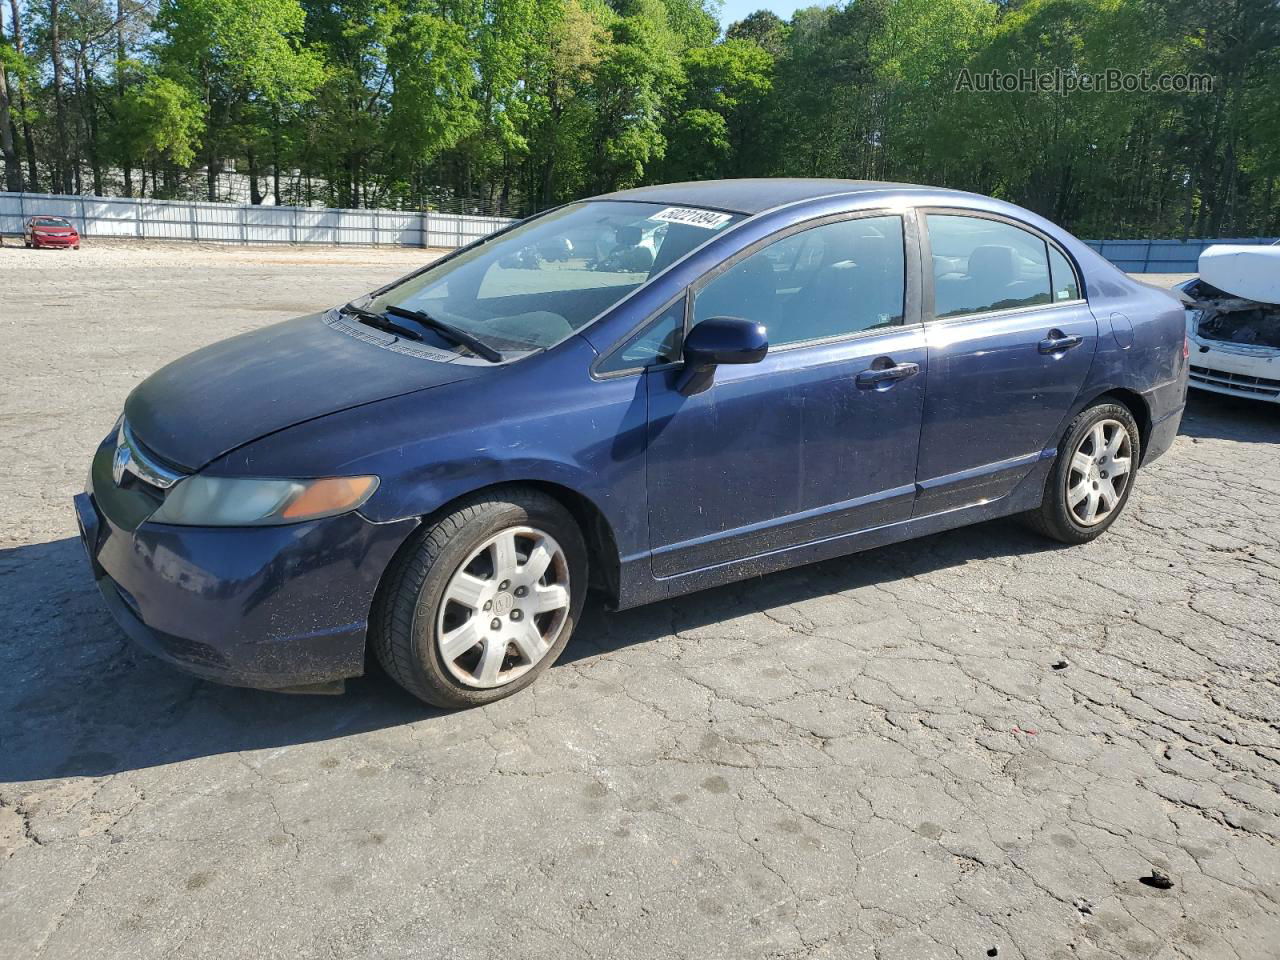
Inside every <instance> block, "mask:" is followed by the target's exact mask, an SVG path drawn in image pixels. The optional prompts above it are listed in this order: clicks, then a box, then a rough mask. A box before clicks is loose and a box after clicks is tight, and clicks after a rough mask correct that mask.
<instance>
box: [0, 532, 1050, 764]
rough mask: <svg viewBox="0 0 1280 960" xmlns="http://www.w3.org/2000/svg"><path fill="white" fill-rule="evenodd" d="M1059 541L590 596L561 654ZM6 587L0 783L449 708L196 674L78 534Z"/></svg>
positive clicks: (896, 549) (4, 571) (12, 551)
mask: <svg viewBox="0 0 1280 960" xmlns="http://www.w3.org/2000/svg"><path fill="white" fill-rule="evenodd" d="M1054 547H1055V545H1054V544H1050V543H1049V542H1047V541H1045V540H1043V539H1040V538H1038V537H1036V536H1034V535H1032V534H1031V533H1029V532H1027V531H1024V530H1023V529H1022V528H1021V527H1019V526H1018V525H1017V524H1015V523H1012V522H1009V521H995V522H991V523H986V524H982V525H981V526H979V527H973V528H969V529H968V530H967V531H953V532H951V533H944V534H937V535H934V536H931V537H926V538H923V539H920V540H916V541H912V542H910V543H906V544H899V545H896V546H890V547H883V548H880V549H878V550H875V551H873V552H871V553H866V554H861V555H855V556H852V557H843V558H838V559H835V560H828V561H825V562H823V563H818V564H813V565H810V566H807V567H803V568H799V569H796V570H790V571H784V572H781V573H777V574H772V575H769V576H766V577H762V578H758V579H756V580H751V581H745V582H742V583H738V584H733V585H730V586H726V587H719V588H716V589H713V590H708V591H703V592H701V593H697V594H692V595H689V596H686V597H681V598H679V599H676V600H673V601H670V602H668V603H663V604H651V605H649V606H647V607H639V608H635V609H633V610H629V611H623V612H621V613H610V612H607V611H606V610H605V609H604V605H603V602H602V600H601V598H599V597H597V596H592V597H591V598H589V600H588V603H587V609H586V611H585V614H584V617H583V620H582V623H581V624H580V625H579V628H578V630H577V632H576V634H575V636H574V639H573V640H572V641H571V642H570V644H569V646H568V648H567V649H566V650H565V653H564V655H563V656H562V658H561V662H564V663H572V662H575V661H582V660H586V659H589V658H591V657H594V656H598V655H600V654H601V653H607V652H610V651H615V650H618V649H621V648H623V647H626V646H630V645H632V644H637V643H643V642H646V641H649V640H653V639H656V638H658V637H662V636H665V635H668V634H669V633H671V632H672V630H673V629H674V630H690V629H695V628H697V627H698V626H700V625H705V624H710V623H714V622H717V621H723V620H727V619H730V618H734V617H741V616H744V615H747V614H750V613H753V612H759V611H761V610H767V609H771V608H774V607H777V606H780V605H786V604H793V603H799V602H802V601H804V600H809V599H813V598H815V597H819V596H822V595H824V594H829V593H832V592H837V591H842V590H852V589H856V588H858V587H861V586H866V585H868V584H872V583H876V582H880V581H885V580H890V579H895V578H899V577H912V576H919V575H921V574H924V573H927V572H929V571H930V570H935V569H939V568H943V567H951V566H955V565H958V564H963V563H966V562H968V561H969V560H973V559H977V558H983V557H989V556H994V555H1010V554H1022V553H1030V552H1036V551H1040V550H1045V549H1053V548H1054ZM0 584H3V592H2V594H0V616H3V620H2V621H0V622H4V623H5V624H6V627H7V632H8V638H7V640H6V642H4V643H3V644H2V645H0V670H2V671H3V676H4V682H3V685H2V686H0V782H19V781H33V780H47V779H53V778H60V777H76V776H89V777H94V776H105V775H108V774H113V773H118V772H121V771H124V770H131V769H140V768H146V767H152V766H157V765H161V764H168V763H175V762H179V761H182V760H187V759H192V758H195V757H201V756H209V755H215V754H224V753H232V752H237V751H242V750H259V749H269V748H273V747H282V746H287V745H291V744H299V743H307V742H313V741H323V740H330V739H335V738H339V737H346V736H351V735H352V734H359V733H363V732H367V731H373V730H379V729H384V728H388V727H394V726H399V725H402V724H406V723H410V722H414V721H419V720H423V719H428V718H431V717H433V716H439V715H441V713H442V711H439V710H435V709H433V708H430V707H427V706H424V705H423V704H421V703H419V702H418V701H417V700H415V699H414V698H413V697H411V696H409V695H408V694H407V693H405V692H404V691H402V690H401V689H400V688H399V687H397V686H396V685H395V684H394V683H393V682H392V681H391V680H390V679H389V678H387V677H386V676H385V675H384V674H383V673H382V672H381V670H378V669H377V668H376V667H375V668H374V669H372V670H370V671H369V673H368V674H366V676H364V677H360V678H357V679H355V680H352V681H350V682H348V684H347V692H346V693H345V694H344V695H342V696H334V697H329V696H303V695H287V694H277V693H271V692H266V691H258V690H244V689H238V688H234V687H225V686H221V685H218V684H213V683H207V682H205V681H201V680H197V679H194V678H191V677H188V676H186V675H184V674H182V673H180V672H179V671H177V670H175V669H173V668H171V667H169V666H168V665H166V664H164V663H162V662H160V661H159V660H156V659H154V658H152V657H150V656H148V655H147V654H145V653H143V652H141V651H140V650H136V649H135V648H134V647H133V646H132V645H131V644H130V643H129V642H128V641H127V640H126V639H125V637H124V636H123V634H122V633H121V632H120V630H119V629H118V628H117V627H116V626H115V624H114V623H113V622H112V621H111V618H110V616H109V615H108V614H107V612H106V609H105V607H104V606H103V604H102V602H101V598H100V597H99V595H98V591H97V589H96V588H95V587H94V585H93V583H92V580H91V579H90V574H89V570H88V564H87V561H86V560H85V558H84V555H83V552H82V550H81V547H80V544H79V541H78V540H77V539H76V538H74V537H68V538H66V539H62V540H56V541H53V542H49V543H40V544H30V545H26V546H19V547H10V548H2V549H0ZM747 584H749V585H750V586H749V587H748V586H746V585H747Z"/></svg>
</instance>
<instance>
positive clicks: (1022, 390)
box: [76, 180, 1188, 707]
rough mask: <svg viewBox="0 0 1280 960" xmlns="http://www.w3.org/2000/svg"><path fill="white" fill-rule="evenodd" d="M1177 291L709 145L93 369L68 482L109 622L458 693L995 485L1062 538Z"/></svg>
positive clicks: (1115, 483)
mask: <svg viewBox="0 0 1280 960" xmlns="http://www.w3.org/2000/svg"><path fill="white" fill-rule="evenodd" d="M1187 369H1188V365H1187V353H1186V340H1185V320H1184V313H1183V308H1182V306H1181V305H1180V304H1179V303H1178V302H1177V301H1176V300H1174V299H1173V297H1172V296H1170V295H1168V294H1166V293H1164V292H1162V291H1160V290H1156V289H1154V288H1151V287H1147V286H1144V285H1142V284H1139V283H1137V282H1134V281H1132V280H1130V279H1129V278H1128V277H1126V276H1125V275H1124V274H1122V273H1120V272H1119V271H1118V270H1116V269H1115V268H1114V267H1113V266H1111V265H1110V264H1109V263H1107V262H1106V261H1104V260H1102V259H1101V258H1100V257H1098V256H1097V255H1096V254H1094V253H1093V252H1092V251H1091V250H1090V249H1089V248H1088V247H1086V246H1085V245H1084V244H1083V243H1081V242H1080V241H1079V240H1077V239H1075V238H1074V237H1072V236H1071V235H1070V234H1068V233H1066V232H1065V231H1063V230H1061V229H1059V228H1058V227H1056V226H1054V225H1053V224H1051V223H1049V222H1047V221H1045V220H1044V219H1042V218H1041V217H1038V216H1036V215H1035V214H1033V213H1030V212H1028V211H1026V210H1023V209H1021V208H1019V207H1015V206H1012V205H1010V204H1008V203H1003V202H1000V201H997V200H992V199H989V198H987V197H981V196H976V195H973V194H967V193H959V192H955V191H951V190H941V189H933V188H927V187H916V186H907V185H902V184H893V183H873V182H865V181H838V180H737V181H720V182H707V183H687V184H671V185H667V186H654V187H642V188H639V189H634V190H624V191H621V192H618V193H612V194H608V195H605V196H601V197H596V198H594V199H590V200H584V201H581V202H577V203H571V204H568V205H566V206H562V207H559V208H557V209H554V210H550V211H547V212H545V213H542V214H539V215H537V216H535V217H532V218H530V219H528V220H525V221H523V222H522V223H519V224H517V225H515V226H513V227H511V228H509V229H507V230H504V231H502V232H501V233H498V234H495V235H493V236H491V237H489V238H486V239H485V240H483V241H480V242H478V243H475V244H472V245H471V246H469V247H466V248H464V249H462V250H459V251H457V252H455V253H454V254H452V255H451V256H448V257H446V258H444V259H442V260H439V261H437V262H435V263H433V264H432V265H430V266H428V267H426V268H424V269H422V270H419V271H418V272H416V273H413V274H411V275H410V276H408V277H406V278H404V279H402V280H399V281H397V282H395V283H392V284H390V285H389V286H387V287H384V288H382V289H380V290H378V291H376V292H374V293H372V294H370V295H368V296H365V297H361V298H359V299H358V300H355V301H353V302H351V303H349V304H346V305H345V306H342V307H338V308H335V309H332V310H328V311H325V312H323V313H321V314H318V315H314V316H308V317H302V318H300V319H297V320H291V321H288V322H286V323H282V324H279V325H276V326H272V327H268V328H266V329H263V330H259V331H257V332H253V333H249V334H245V335H242V336H239V337H235V338H233V339H231V340H227V341H224V342H222V343H219V344H215V345H213V346H211V347H207V348H205V349H203V350H199V351H197V352H195V353H193V354H191V355H190V356H188V357H185V358H184V359H181V360H179V361H177V362H175V363H173V364H170V365H169V366H167V367H165V368H164V369H162V370H160V371H159V372H157V373H155V374H154V375H152V376H151V377H150V378H148V379H147V380H146V381H145V382H144V383H142V384H141V385H140V386H139V387H138V388H137V389H136V390H134V391H133V393H132V394H131V395H130V396H129V398H128V401H127V402H126V404H125V409H124V413H123V416H122V417H121V419H120V421H119V423H118V424H117V426H116V427H115V428H114V429H113V430H112V431H111V433H110V435H109V436H107V437H106V438H105V439H104V440H103V441H102V444H101V445H100V446H99V447H98V450H97V453H96V454H95V456H94V458H93V464H92V468H91V471H90V478H89V484H88V488H87V490H86V491H85V493H83V494H81V495H79V496H78V497H76V510H77V514H78V518H79V522H80V529H81V534H82V537H83V540H84V543H85V547H86V549H87V550H88V553H89V557H90V563H91V566H92V568H93V572H94V576H95V577H96V579H97V582H98V585H99V586H100V588H101V590H102V593H103V596H104V597H105V599H106V602H107V604H108V605H109V607H110V609H111V611H112V612H113V614H114V616H115V618H116V619H117V620H118V621H119V623H120V624H121V626H122V627H123V628H124V630H125V631H126V632H127V633H128V634H129V635H130V636H131V637H132V638H133V639H134V640H135V641H136V642H137V643H139V644H141V645H142V646H143V647H145V648H146V649H148V650H150V651H152V652H153V653H155V654H156V655H158V656H160V657H162V658H163V659H165V660H167V661H169V662H170V663H172V664H174V665H175V666H177V667H180V668H181V669H184V670H187V671H190V672H192V673H195V674H197V675H199V676H203V677H206V678H209V679H213V680H218V681H222V682H226V683H233V684H240V685H245V686H252V687H260V688H266V689H294V690H298V689H335V688H340V686H341V682H342V681H343V680H344V679H345V678H347V677H352V676H356V675H359V674H360V673H362V672H363V670H364V667H365V655H366V649H367V648H370V647H371V648H372V651H373V652H374V653H375V654H376V655H377V657H378V659H379V660H380V661H381V663H382V665H383V667H385V669H386V671H387V672H388V673H389V674H390V675H391V676H392V677H393V678H395V680H397V681H398V682H399V683H400V684H402V685H403V686H404V687H405V688H407V689H408V690H410V691H411V692H412V693H414V694H416V695H417V696H418V697H420V698H422V699H423V700H425V701H428V702H430V703H433V704H437V705H440V706H445V707H465V706H472V705H476V704H483V703H488V702H491V701H493V700H496V699H498V698H500V697H504V696H507V695H509V694H511V693H514V692H515V691H517V690H519V689H521V688H522V687H525V686H527V685H528V684H530V683H532V682H533V681H534V679H535V678H536V677H537V676H538V674H539V673H540V672H541V671H543V670H545V669H546V668H547V667H548V666H549V665H550V664H551V663H553V662H554V661H555V660H556V658H557V657H558V656H559V655H560V653H561V651H563V650H564V648H565V645H566V644H567V643H568V641H569V637H570V635H571V634H572V632H573V629H574V624H575V623H576V622H577V620H578V619H579V615H580V613H581V611H582V607H583V601H584V599H585V596H586V593H587V591H588V589H589V588H595V589H597V590H598V591H599V592H600V593H601V594H602V595H603V597H604V598H605V602H606V603H608V604H609V605H611V606H612V607H614V608H619V609H620V608H625V607H631V606H635V605H637V604H643V603H652V602H653V601H656V600H661V599H664V598H669V597H675V596H678V595H680V594H684V593H688V592H689V591H692V590H700V589H702V588H704V587H710V586H715V585H717V584H723V583H727V582H729V581H733V580H739V579H741V578H743V577H754V576H759V575H762V574H767V573H770V572H772V571H775V570H781V569H783V568H786V567H793V566H796V565H797V564H803V563H810V562H813V561H815V560H822V559H824V558H828V557H834V556H838V555H841V554H848V553H852V552H855V551H859V550H865V549H867V548H870V547H877V546H880V545H883V544H887V543H894V542H897V541H901V540H907V539H910V538H912V537H919V536H923V535H926V534H931V533H935V532H937V531H940V530H946V529H949V528H953V527H959V526H962V525H965V524H971V523H977V522H980V521H984V520H990V519H992V518H995V517H1003V516H1009V515H1014V514H1018V515H1022V516H1023V517H1025V518H1026V520H1027V521H1028V522H1029V523H1030V525H1031V526H1033V527H1034V528H1035V529H1037V530H1039V531H1041V532H1042V533H1044V534H1045V535H1047V536H1049V537H1052V538H1055V539H1057V540H1060V541H1064V542H1066V543H1074V544H1078V543H1084V542H1086V541H1089V540H1092V539H1093V538H1094V537H1097V536H1098V535H1100V534H1101V533H1102V532H1103V531H1105V530H1106V529H1107V528H1108V527H1109V526H1110V525H1111V524H1112V523H1113V522H1115V520H1116V518H1117V517H1118V516H1119V515H1120V514H1121V512H1122V511H1123V510H1124V508H1125V505H1126V504H1127V502H1128V500H1129V497H1130V495H1131V494H1132V492H1133V487H1134V483H1135V480H1136V478H1137V476H1138V473H1139V469H1140V467H1141V466H1143V465H1145V464H1148V463H1150V462H1151V461H1152V460H1153V459H1155V458H1156V457H1158V456H1160V455H1161V454H1162V453H1164V452H1165V450H1167V449H1168V448H1169V446H1170V444H1171V443H1172V441H1173V438H1174V435H1175V434H1176V433H1177V430H1178V423H1179V420H1180V418H1181V415H1182V409H1183V405H1184V402H1185V397H1186V388H1187Z"/></svg>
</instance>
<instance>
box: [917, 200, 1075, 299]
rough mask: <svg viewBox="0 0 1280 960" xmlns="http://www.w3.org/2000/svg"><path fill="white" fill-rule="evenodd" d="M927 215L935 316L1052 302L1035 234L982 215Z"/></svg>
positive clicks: (1042, 248)
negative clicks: (981, 216) (931, 254)
mask: <svg viewBox="0 0 1280 960" xmlns="http://www.w3.org/2000/svg"><path fill="white" fill-rule="evenodd" d="M926 219H927V222H928V225H929V245H930V247H931V248H932V252H933V299H934V313H935V315H937V316H939V317H957V316H963V315H965V314H970V313H987V312H989V311H992V310H1013V309H1016V308H1018V307H1030V306H1035V305H1037V304H1042V303H1051V302H1052V298H1051V296H1050V281H1049V253H1048V248H1047V246H1046V245H1045V242H1044V241H1043V240H1042V239H1040V238H1039V237H1037V236H1036V235H1035V234H1033V233H1028V232H1027V231H1026V230H1022V229H1020V228H1018V227H1015V226H1012V225H1011V224H1007V223H1001V222H1000V221H998V220H985V219H982V218H980V217H966V216H960V215H954V214H935V213H930V214H927V215H926ZM1073 280H1074V277H1073Z"/></svg>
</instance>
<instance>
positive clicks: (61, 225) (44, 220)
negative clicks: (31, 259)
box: [22, 216, 80, 250]
mask: <svg viewBox="0 0 1280 960" xmlns="http://www.w3.org/2000/svg"><path fill="white" fill-rule="evenodd" d="M22 242H23V243H25V244H26V245H27V246H28V247H37V248H38V247H59V248H63V249H65V248H66V247H70V248H71V249H72V250H79V249H80V234H79V233H78V232H77V231H76V228H75V227H73V226H72V225H71V221H70V220H66V219H64V218H63V217H43V216H40V217H31V218H30V219H28V220H27V225H26V228H25V229H24V230H23V233H22Z"/></svg>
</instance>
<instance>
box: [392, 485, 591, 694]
mask: <svg viewBox="0 0 1280 960" xmlns="http://www.w3.org/2000/svg"><path fill="white" fill-rule="evenodd" d="M586 586H587V550H586V545H585V544H584V542H583V539H582V533H581V531H580V530H579V529H578V525H577V523H576V522H575V521H574V519H573V517H572V516H571V515H570V514H569V512H568V511H567V510H565V508H564V507H563V506H561V505H560V503H559V502H558V501H556V500H555V499H553V498H552V497H549V496H547V495H546V494H543V493H540V492H538V491H535V490H528V489H524V488H507V489H498V490H494V491H489V492H487V493H485V494H482V495H479V496H477V497H476V498H473V499H471V500H466V501H463V502H461V503H460V504H459V505H458V506H457V507H455V508H453V509H452V510H450V512H449V513H448V514H447V515H446V516H443V517H439V518H437V519H435V520H434V521H432V522H431V523H430V525H429V526H427V527H425V528H424V529H423V530H422V531H421V532H420V533H419V534H418V535H417V536H416V538H415V540H414V541H413V542H412V543H411V544H409V545H408V546H407V547H406V548H405V550H404V551H403V552H402V553H401V555H400V556H399V557H398V558H397V560H396V561H395V563H394V564H393V566H392V568H391V569H390V570H389V571H388V573H387V581H386V585H385V588H384V590H383V594H382V596H381V597H380V599H379V603H378V609H377V610H376V611H375V614H374V622H373V629H372V631H371V637H372V640H373V644H374V650H375V652H376V654H377V656H378V660H379V661H380V662H381V664H382V666H383V668H384V669H385V670H386V671H387V673H388V674H390V675H391V677H392V678H393V679H394V680H395V681H396V682H397V683H399V684H400V685H401V686H402V687H404V688H405V689H406V690H408V691H409V692H410V693H412V694H414V695H415V696H417V697H419V698H421V699H422V700H425V701H426V702H428V703H431V704H434V705H435V706H438V707H471V706H479V705H481V704H485V703H492V702H493V701H495V700H500V699H502V698H503V697H506V696H510V695H511V694H513V693H515V692H516V691H518V690H521V689H523V688H524V687H527V686H528V685H529V684H530V683H532V682H533V681H534V680H535V679H536V678H537V677H538V675H539V674H540V673H542V671H543V670H545V669H547V668H548V667H549V666H550V665H551V664H552V663H554V662H555V660H556V658H557V657H559V656H560V653H561V651H563V650H564V648H565V645H566V644H567V643H568V642H569V637H570V635H571V634H572V633H573V627H574V624H575V623H576V622H577V619H578V616H579V614H580V613H581V610H582V603H583V599H584V597H585V595H586Z"/></svg>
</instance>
